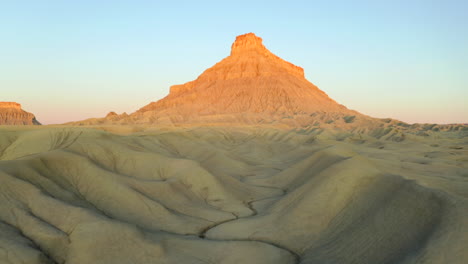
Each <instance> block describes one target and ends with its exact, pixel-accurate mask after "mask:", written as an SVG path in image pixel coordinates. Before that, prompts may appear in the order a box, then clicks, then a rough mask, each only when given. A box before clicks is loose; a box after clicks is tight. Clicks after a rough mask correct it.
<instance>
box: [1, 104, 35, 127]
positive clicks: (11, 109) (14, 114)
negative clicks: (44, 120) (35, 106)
mask: <svg viewBox="0 0 468 264" xmlns="http://www.w3.org/2000/svg"><path fill="white" fill-rule="evenodd" d="M40 124H41V123H39V122H38V121H37V120H36V117H35V116H34V115H33V114H31V113H29V112H26V111H24V110H23V109H21V105H20V104H18V103H14V102H0V125H40Z"/></svg>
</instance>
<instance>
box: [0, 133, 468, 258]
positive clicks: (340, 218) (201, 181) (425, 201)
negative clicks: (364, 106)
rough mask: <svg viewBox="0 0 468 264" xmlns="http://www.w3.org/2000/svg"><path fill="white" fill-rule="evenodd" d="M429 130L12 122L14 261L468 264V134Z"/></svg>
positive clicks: (9, 219)
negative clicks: (398, 134) (401, 136)
mask: <svg viewBox="0 0 468 264" xmlns="http://www.w3.org/2000/svg"><path fill="white" fill-rule="evenodd" d="M109 131H112V132H109ZM135 131H138V132H135ZM427 131H428V134H429V135H428V136H423V135H420V136H417V135H414V136H410V135H409V136H407V137H406V139H405V140H404V141H398V140H394V137H392V136H391V133H392V132H387V133H384V132H382V131H380V132H378V131H377V132H376V131H374V132H375V134H374V135H371V132H372V131H367V132H366V133H364V131H355V132H349V131H348V132H343V131H339V130H330V129H328V130H327V129H305V130H279V129H273V128H266V127H262V128H257V127H246V126H244V127H229V128H226V127H224V128H223V127H211V128H208V127H204V128H196V127H187V128H158V129H155V128H154V127H145V126H140V127H125V126H121V127H103V128H102V129H94V128H71V127H42V128H35V129H33V128H31V127H29V128H15V127H5V128H2V129H1V130H0V262H2V263H4V262H5V263H465V262H466V261H467V260H468V254H467V252H466V250H465V249H466V246H465V245H466V244H467V242H468V241H467V239H468V222H467V221H466V219H468V218H467V217H468V201H467V199H468V181H467V180H466V179H467V177H468V166H467V165H466V164H467V163H466V161H467V160H468V142H467V141H466V137H464V136H463V134H460V133H461V131H459V130H456V131H452V132H441V131H437V132H436V131H433V130H432V128H429V129H427ZM361 132H362V133H361ZM379 133H380V134H379ZM389 133H390V134H389ZM377 134H378V135H377ZM436 143H437V144H436ZM454 146H456V148H455V147H454Z"/></svg>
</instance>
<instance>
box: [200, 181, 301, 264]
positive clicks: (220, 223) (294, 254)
mask: <svg viewBox="0 0 468 264" xmlns="http://www.w3.org/2000/svg"><path fill="white" fill-rule="evenodd" d="M251 185H252V184H251ZM252 186H256V187H263V188H270V189H275V190H281V192H282V194H280V195H275V196H270V197H264V198H261V199H257V200H252V201H249V202H246V203H244V204H245V205H246V206H247V207H248V208H249V209H250V210H251V211H252V214H251V215H248V216H244V217H239V216H237V215H235V214H233V215H234V216H235V218H233V219H228V220H224V221H220V222H217V223H215V224H213V225H211V226H208V227H207V228H205V229H203V230H202V231H201V232H200V234H199V235H198V237H200V238H202V239H207V238H206V233H207V232H208V231H210V230H211V229H213V228H215V227H218V226H220V225H222V224H226V223H229V222H233V221H236V220H239V219H245V218H249V217H254V216H256V215H258V211H257V209H255V208H254V206H253V203H255V202H260V201H264V200H268V199H274V198H280V197H283V196H284V195H285V194H286V190H284V189H281V188H277V187H271V186H261V185H252ZM209 240H219V241H256V242H260V243H265V244H269V245H271V246H274V247H276V248H279V249H282V250H285V251H287V252H289V253H290V254H291V255H293V256H294V258H295V261H294V263H296V264H297V263H299V262H300V259H301V257H300V256H299V254H298V253H296V252H294V251H293V250H291V249H289V248H287V247H284V246H282V245H279V244H277V243H274V242H271V241H264V240H253V239H212V238H209Z"/></svg>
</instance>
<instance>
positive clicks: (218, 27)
mask: <svg viewBox="0 0 468 264" xmlns="http://www.w3.org/2000/svg"><path fill="white" fill-rule="evenodd" d="M467 14H468V1H461V0H460V1H453V0H452V1H450V0H449V1H430V0H429V1H422V0H416V1H400V0H397V1H141V0H140V1H110V0H109V1H97V0H81V1H65V0H62V1H58V0H57V1H47V0H44V1H34V0H30V1H21V0H15V1H1V0H0V101H16V102H19V103H21V104H22V105H23V108H24V109H26V110H28V111H31V112H33V113H35V114H36V116H37V118H38V120H39V121H41V122H43V123H45V124H51V123H63V122H67V121H72V120H81V119H85V118H89V117H102V116H104V115H105V114H106V113H107V112H109V111H116V112H118V113H121V112H124V111H126V112H128V113H130V112H133V111H135V110H137V109H138V108H140V107H143V106H144V105H146V104H148V103H149V102H151V101H155V100H158V99H160V98H162V97H164V96H165V95H166V94H167V93H168V90H169V86H171V85H174V84H181V83H185V82H187V81H191V80H193V79H195V78H196V77H197V76H198V75H199V74H201V73H202V72H203V71H204V70H205V69H206V68H208V67H211V66H212V65H214V64H215V63H216V62H218V61H220V60H221V59H223V58H224V57H226V56H228V55H229V51H230V45H231V44H232V42H233V41H234V39H235V37H236V36H237V35H240V34H244V33H248V32H254V33H255V34H257V35H258V36H260V37H262V38H263V40H264V41H263V42H264V44H265V45H266V46H267V48H268V49H270V50H271V51H272V52H273V53H275V54H276V55H278V56H280V57H282V58H283V59H285V60H288V61H290V62H292V63H294V64H296V65H298V66H301V67H303V68H304V69H305V73H306V78H307V79H308V80H309V81H311V82H313V83H314V84H316V85H317V86H319V88H320V89H322V90H324V91H325V92H326V93H327V94H328V95H330V97H332V98H334V99H335V100H337V101H338V102H339V103H342V104H344V105H346V106H347V107H349V108H351V109H355V110H358V111H360V112H362V113H364V114H368V115H371V116H375V117H393V118H397V119H400V120H403V121H406V122H410V123H412V122H437V123H453V122H465V123H468V103H467V101H468V15H467Z"/></svg>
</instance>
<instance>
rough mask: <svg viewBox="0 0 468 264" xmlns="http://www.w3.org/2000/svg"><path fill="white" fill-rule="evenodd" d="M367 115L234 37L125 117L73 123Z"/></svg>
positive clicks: (300, 122) (253, 43) (295, 120)
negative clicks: (191, 74)
mask: <svg viewBox="0 0 468 264" xmlns="http://www.w3.org/2000/svg"><path fill="white" fill-rule="evenodd" d="M349 119H353V121H357V120H360V119H361V120H362V119H368V117H366V116H364V115H361V114H359V113H357V112H356V111H352V110H349V109H347V108H346V107H345V106H343V105H340V104H338V103H337V102H335V101H334V100H333V99H331V98H330V97H328V95H327V94H326V93H324V92H323V91H322V90H320V89H319V88H317V86H315V85H314V84H312V83H310V82H309V81H308V80H306V79H305V77H304V70H303V69H302V68H301V67H298V66H295V65H293V64H291V63H289V62H287V61H285V60H283V59H281V58H279V57H278V56H276V55H274V54H273V53H271V52H270V51H269V50H268V49H267V48H265V46H264V45H263V44H262V39H261V38H260V37H257V36H256V35H255V34H253V33H248V34H245V35H241V36H238V37H237V38H236V40H235V42H234V43H233V44H232V47H231V54H230V55H229V56H228V57H227V58H225V59H223V60H222V61H220V62H218V63H217V64H216V65H214V66H213V67H211V68H209V69H207V70H206V71H205V72H203V73H202V74H201V75H200V76H199V77H198V78H197V79H196V80H194V81H190V82H188V83H185V84H182V85H174V86H172V87H171V88H170V92H169V95H168V96H166V97H165V98H163V99H161V100H159V101H157V102H152V103H150V104H148V105H146V106H144V107H142V108H141V109H139V110H138V111H136V112H135V113H133V114H131V115H127V114H125V113H124V114H122V115H117V114H115V113H113V112H111V113H109V114H108V115H107V116H106V117H105V118H101V119H88V120H85V121H81V122H77V123H75V124H82V125H89V124H106V123H107V124H109V123H117V124H145V123H146V124H147V123H150V124H151V123H153V124H213V123H214V124H220V123H221V124H226V123H228V124H232V123H241V124H285V125H289V126H295V127H297V126H301V127H304V126H310V125H313V124H314V123H316V122H319V123H327V122H328V123H331V122H337V123H349V121H350V120H349Z"/></svg>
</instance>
